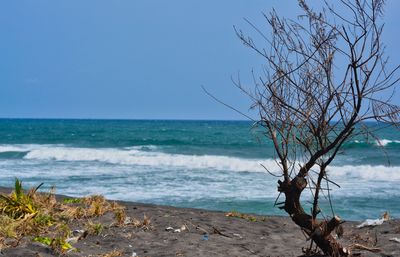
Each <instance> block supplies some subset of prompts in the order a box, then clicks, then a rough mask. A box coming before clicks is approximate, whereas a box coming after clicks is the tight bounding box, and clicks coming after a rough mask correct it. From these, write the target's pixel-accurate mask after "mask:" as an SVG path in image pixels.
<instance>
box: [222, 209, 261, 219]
mask: <svg viewBox="0 0 400 257" xmlns="http://www.w3.org/2000/svg"><path fill="white" fill-rule="evenodd" d="M225 216H226V217H233V218H239V219H244V220H247V221H251V222H257V221H259V220H258V219H257V217H256V216H254V215H250V214H245V213H240V212H238V211H235V210H232V211H230V212H228V213H226V214H225ZM261 221H265V218H262V219H261Z"/></svg>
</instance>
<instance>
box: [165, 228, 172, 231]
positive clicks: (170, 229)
mask: <svg viewBox="0 0 400 257" xmlns="http://www.w3.org/2000/svg"><path fill="white" fill-rule="evenodd" d="M172 230H174V228H173V227H167V228H166V229H165V231H172Z"/></svg>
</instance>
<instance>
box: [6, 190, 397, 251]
mask: <svg viewBox="0 0 400 257" xmlns="http://www.w3.org/2000/svg"><path fill="white" fill-rule="evenodd" d="M9 190H10V189H4V188H1V189H0V191H3V192H9ZM62 197H63V196H60V198H62ZM118 203H120V204H121V205H123V206H125V208H126V214H127V216H128V217H131V218H137V219H143V217H144V215H146V217H148V218H149V219H150V228H149V229H144V228H138V227H133V226H129V225H127V226H123V227H118V226H115V225H113V223H114V216H113V213H106V214H105V215H104V216H101V217H97V218H94V219H93V222H97V223H101V224H103V225H104V229H103V231H102V232H101V233H100V234H99V235H88V236H87V237H85V238H84V239H82V240H79V241H77V242H76V243H74V244H73V246H74V247H75V248H76V249H77V251H72V252H69V253H68V256H107V255H106V254H110V253H111V252H113V251H114V253H117V252H118V253H120V254H121V255H115V256H135V254H136V256H140V257H145V256H300V255H302V250H301V249H302V247H305V246H308V245H309V242H306V240H305V237H304V236H303V235H302V233H301V231H300V229H299V228H298V227H296V226H295V225H294V224H293V222H292V221H291V220H290V219H289V218H288V217H278V216H259V215H251V216H248V217H247V216H245V218H240V217H229V216H227V213H225V212H218V211H208V210H201V209H190V208H176V207H170V206H159V205H152V204H142V203H133V202H118ZM357 224H359V223H356V222H346V223H345V224H344V228H345V233H344V236H343V238H342V241H343V242H344V245H347V246H348V245H351V244H354V243H358V244H362V245H365V246H368V247H371V248H377V249H379V251H378V252H376V253H373V252H371V251H366V250H353V252H356V253H360V254H361V255H358V256H400V243H397V242H394V241H390V239H391V238H394V237H397V238H400V220H389V221H387V222H385V223H384V224H383V225H381V226H377V227H367V228H362V229H358V228H356V227H355V226H356V225H357ZM69 225H70V227H71V229H73V230H82V229H84V227H83V226H84V225H83V221H74V222H71V224H69ZM167 228H169V229H167ZM171 228H172V229H171ZM177 229H179V230H180V232H178V230H177ZM174 230H176V231H174ZM0 256H43V257H44V256H54V253H53V252H52V251H51V249H49V247H47V246H45V245H43V244H41V243H37V242H32V241H31V239H30V238H24V239H22V240H21V241H20V242H18V245H17V246H16V247H13V248H8V249H4V250H3V251H2V254H1V255H0ZM108 256H113V255H108Z"/></svg>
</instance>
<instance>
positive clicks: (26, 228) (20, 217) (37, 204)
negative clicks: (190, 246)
mask: <svg viewBox="0 0 400 257" xmlns="http://www.w3.org/2000/svg"><path fill="white" fill-rule="evenodd" d="M37 189H38V188H33V189H31V190H28V191H27V192H26V193H25V191H24V190H23V189H22V183H21V182H20V181H19V180H16V182H15V188H14V191H13V192H12V193H11V194H9V195H0V248H5V247H10V246H9V245H5V244H4V242H5V241H6V240H5V239H7V238H12V239H15V240H16V241H19V240H20V239H21V238H22V237H24V236H30V237H32V239H33V240H34V241H37V242H40V243H42V244H45V245H48V246H49V247H50V248H51V249H53V251H54V252H55V253H57V254H62V253H65V252H66V251H69V250H72V249H74V248H73V247H72V245H70V244H69V243H68V242H69V239H70V236H71V229H70V227H69V225H68V224H69V223H71V222H74V221H75V220H79V221H82V222H84V223H85V224H86V225H85V228H86V231H85V232H86V233H87V234H91V235H99V234H100V233H101V232H102V231H103V230H104V229H105V226H104V225H102V224H100V223H94V222H93V221H92V220H91V219H92V218H96V217H99V216H102V215H104V214H105V213H107V212H113V213H114V218H115V223H114V224H115V225H117V226H125V225H128V223H127V222H126V221H127V220H128V217H127V216H126V213H125V209H124V207H122V206H120V205H118V204H117V203H115V202H108V201H106V199H105V198H104V197H103V196H100V195H93V196H89V197H85V198H78V199H75V198H67V199H64V200H63V201H62V202H58V201H57V200H56V198H55V195H54V189H52V190H50V192H49V193H39V192H37ZM134 224H136V225H135V226H137V227H140V228H143V229H149V228H150V227H151V225H150V219H149V218H147V217H146V216H144V219H143V221H139V220H136V219H134ZM119 253H120V252H119V251H114V252H111V253H108V254H106V255H104V256H121V255H118V254H119Z"/></svg>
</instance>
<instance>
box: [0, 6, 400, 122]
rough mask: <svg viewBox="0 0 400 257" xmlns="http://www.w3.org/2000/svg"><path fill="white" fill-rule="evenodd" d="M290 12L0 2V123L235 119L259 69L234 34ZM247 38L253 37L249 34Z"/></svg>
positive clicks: (396, 41)
mask: <svg viewBox="0 0 400 257" xmlns="http://www.w3.org/2000/svg"><path fill="white" fill-rule="evenodd" d="M272 7H275V8H276V9H277V11H278V12H280V13H282V14H283V15H285V16H290V17H294V15H296V13H298V8H297V1H295V0H285V1H282V0H268V1H267V0H263V1H261V0H251V1H248V0H235V1H232V0H218V1H215V0H202V1H187V0H179V1H178V0H170V1H161V0H158V1H154V0H119V1H111V0H108V1H105V0H85V1H82V0H68V1H67V0H64V1H60V0H58V1H56V0H35V1H31V0H26V1H22V0H21V1H2V2H1V3H0V33H1V40H0V53H1V57H0V58H1V61H0V117H12V118H108V119H109V118H114V119H121V118H125V119H242V117H241V116H240V115H238V114H237V113H235V112H233V111H232V110H230V109H227V108H226V107H224V106H222V105H220V104H218V103H216V102H214V101H213V100H212V99H210V97H208V96H207V95H205V94H204V92H203V91H202V89H201V85H204V86H205V87H206V88H208V89H209V90H210V91H211V92H212V93H213V94H215V95H216V96H217V97H219V98H221V99H222V100H224V101H226V102H227V103H229V104H232V105H233V106H235V107H237V108H238V109H240V110H243V111H246V110H247V109H248V107H249V104H250V103H249V102H248V100H247V99H246V98H245V97H244V96H243V95H242V94H241V93H240V92H238V90H237V89H236V88H234V86H233V84H232V82H231V80H230V78H231V76H236V75H237V74H238V73H240V76H241V78H242V80H243V81H244V82H245V83H246V82H249V81H251V80H250V78H251V73H250V71H251V69H252V68H254V69H259V68H260V67H261V64H262V60H261V58H260V57H259V56H257V55H256V54H254V53H253V52H251V51H250V50H249V49H247V48H245V47H244V46H243V45H242V44H241V43H240V41H239V40H238V38H237V37H236V35H235V33H234V30H233V25H236V26H237V27H239V28H242V29H243V30H244V31H249V32H251V29H250V28H249V27H248V26H247V25H246V24H245V22H244V21H243V18H244V17H245V18H248V19H250V20H251V21H253V22H254V23H255V24H258V25H260V27H261V28H262V27H263V26H264V24H265V22H264V20H263V18H262V15H261V12H262V11H264V12H268V11H270V10H271V8H272ZM398 10H400V1H396V0H389V1H388V3H387V6H386V14H385V23H386V27H385V34H384V42H385V44H386V45H387V54H388V55H389V56H390V58H391V61H392V63H396V64H398V63H400V53H399V52H400V51H398V50H397V46H398V45H400V37H399V30H398V27H399V26H400V17H399V15H398ZM250 34H251V33H250Z"/></svg>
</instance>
